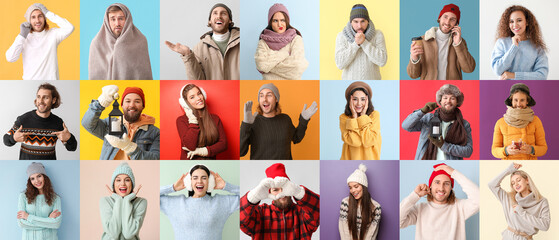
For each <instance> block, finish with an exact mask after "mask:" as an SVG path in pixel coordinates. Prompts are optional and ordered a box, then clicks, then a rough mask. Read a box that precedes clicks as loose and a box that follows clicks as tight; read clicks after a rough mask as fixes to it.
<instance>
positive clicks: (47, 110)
mask: <svg viewBox="0 0 559 240" xmlns="http://www.w3.org/2000/svg"><path fill="white" fill-rule="evenodd" d="M35 107H37V111H38V112H39V113H47V112H50V110H52V103H51V104H48V103H45V109H44V110H41V108H40V107H39V104H37V103H35Z"/></svg>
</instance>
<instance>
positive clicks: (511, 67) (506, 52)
mask: <svg viewBox="0 0 559 240" xmlns="http://www.w3.org/2000/svg"><path fill="white" fill-rule="evenodd" d="M491 67H493V72H494V73H495V74H497V76H501V74H503V72H505V71H508V72H513V73H514V74H515V79H514V80H546V79H547V73H548V71H549V66H548V61H547V55H546V54H545V51H544V50H542V49H537V48H536V47H535V46H534V45H533V44H532V41H530V40H526V41H521V42H520V43H519V44H518V46H516V45H514V44H513V43H512V38H510V37H507V38H499V39H498V40H497V42H496V43H495V47H494V48H493V53H491Z"/></svg>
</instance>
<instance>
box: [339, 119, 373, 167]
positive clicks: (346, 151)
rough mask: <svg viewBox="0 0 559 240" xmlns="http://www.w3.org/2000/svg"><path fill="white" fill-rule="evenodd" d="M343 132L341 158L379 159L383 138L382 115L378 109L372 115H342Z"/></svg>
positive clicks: (341, 129) (341, 128) (341, 126)
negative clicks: (381, 129) (381, 132)
mask: <svg viewBox="0 0 559 240" xmlns="http://www.w3.org/2000/svg"><path fill="white" fill-rule="evenodd" d="M340 131H341V132H342V141H344V145H343V147H342V157H341V160H379V159H380V146H381V144H382V138H381V136H380V116H379V113H378V112H377V111H372V112H371V114H370V115H361V116H360V117H358V118H352V117H349V116H347V115H345V114H343V113H342V115H340Z"/></svg>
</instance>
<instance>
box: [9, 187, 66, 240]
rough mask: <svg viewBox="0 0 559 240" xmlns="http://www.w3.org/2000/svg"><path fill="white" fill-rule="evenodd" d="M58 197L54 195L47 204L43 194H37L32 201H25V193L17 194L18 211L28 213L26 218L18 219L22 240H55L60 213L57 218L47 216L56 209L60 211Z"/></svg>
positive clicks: (60, 219)
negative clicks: (21, 230) (51, 201)
mask: <svg viewBox="0 0 559 240" xmlns="http://www.w3.org/2000/svg"><path fill="white" fill-rule="evenodd" d="M61 206H62V204H61V202H60V197H58V196H56V197H55V198H54V201H53V203H52V206H49V205H48V204H47V202H46V201H45V195H42V194H41V195H37V197H36V198H35V201H34V202H33V203H28V202H27V197H26V196H25V193H21V194H20V195H19V202H18V206H17V209H18V211H25V212H26V213H28V214H29V216H27V219H18V220H17V222H18V224H19V226H20V227H21V228H22V229H23V232H22V239H23V240H57V239H58V235H57V231H58V228H59V227H60V222H62V215H60V216H58V217H57V218H49V215H50V214H51V213H52V212H53V211H54V210H58V211H60V212H62V209H61Z"/></svg>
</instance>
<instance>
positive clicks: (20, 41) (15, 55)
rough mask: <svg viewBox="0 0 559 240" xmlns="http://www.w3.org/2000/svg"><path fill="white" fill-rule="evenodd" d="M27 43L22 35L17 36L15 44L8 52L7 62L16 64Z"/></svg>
mask: <svg viewBox="0 0 559 240" xmlns="http://www.w3.org/2000/svg"><path fill="white" fill-rule="evenodd" d="M24 43H25V38H24V37H22V36H21V35H19V34H18V35H17V36H16V39H15V40H14V43H12V45H11V46H10V48H8V50H7V51H6V60H7V61H8V62H15V61H17V60H18V59H19V55H20V54H21V52H22V51H23V45H24Z"/></svg>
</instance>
